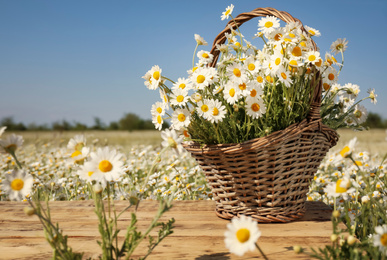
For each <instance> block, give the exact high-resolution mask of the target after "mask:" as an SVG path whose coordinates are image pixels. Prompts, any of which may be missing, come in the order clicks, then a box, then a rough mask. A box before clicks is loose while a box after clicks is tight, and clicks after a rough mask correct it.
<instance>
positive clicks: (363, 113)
mask: <svg viewBox="0 0 387 260" xmlns="http://www.w3.org/2000/svg"><path fill="white" fill-rule="evenodd" d="M353 116H354V117H355V118H356V121H357V124H359V125H360V124H362V123H364V122H365V121H366V120H367V110H366V108H365V107H364V106H362V105H359V104H358V105H356V106H355V110H354V111H353Z"/></svg>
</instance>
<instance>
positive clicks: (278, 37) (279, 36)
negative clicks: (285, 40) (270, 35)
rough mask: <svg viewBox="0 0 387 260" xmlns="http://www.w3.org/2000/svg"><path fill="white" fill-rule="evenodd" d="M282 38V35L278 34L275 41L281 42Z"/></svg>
mask: <svg viewBox="0 0 387 260" xmlns="http://www.w3.org/2000/svg"><path fill="white" fill-rule="evenodd" d="M281 37H282V34H280V33H277V34H276V35H275V36H274V40H276V41H279V40H281Z"/></svg>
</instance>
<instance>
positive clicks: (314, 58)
mask: <svg viewBox="0 0 387 260" xmlns="http://www.w3.org/2000/svg"><path fill="white" fill-rule="evenodd" d="M308 60H309V61H315V60H316V56H315V55H313V54H312V55H309V57H308Z"/></svg>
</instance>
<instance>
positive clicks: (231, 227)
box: [224, 216, 261, 256]
mask: <svg viewBox="0 0 387 260" xmlns="http://www.w3.org/2000/svg"><path fill="white" fill-rule="evenodd" d="M224 236H225V239H224V242H225V244H226V247H227V248H228V249H229V250H230V252H231V253H234V254H236V255H238V256H243V255H244V254H245V253H246V252H247V251H253V250H254V248H255V243H256V242H257V240H258V238H259V237H260V236H261V231H260V230H259V229H258V225H257V222H256V221H254V220H253V219H252V218H250V217H246V216H241V217H240V218H239V219H238V218H233V219H232V220H231V223H228V224H227V231H226V232H225V233H224Z"/></svg>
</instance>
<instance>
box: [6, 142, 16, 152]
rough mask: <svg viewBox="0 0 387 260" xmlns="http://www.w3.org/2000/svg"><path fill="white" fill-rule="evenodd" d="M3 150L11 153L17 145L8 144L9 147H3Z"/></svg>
mask: <svg viewBox="0 0 387 260" xmlns="http://www.w3.org/2000/svg"><path fill="white" fill-rule="evenodd" d="M5 149H7V150H9V151H11V152H15V151H16V149H17V145H16V144H10V145H7V146H6V147H5Z"/></svg>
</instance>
